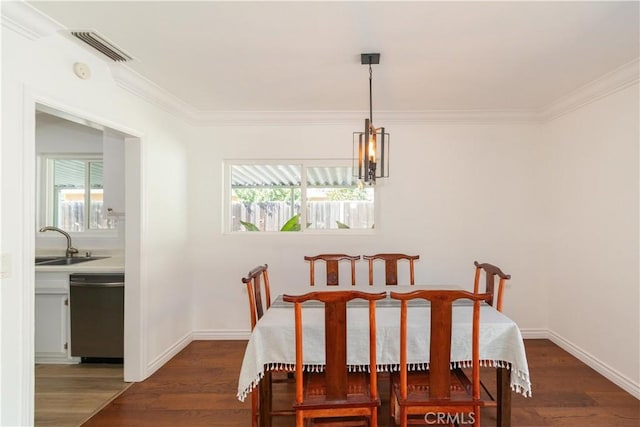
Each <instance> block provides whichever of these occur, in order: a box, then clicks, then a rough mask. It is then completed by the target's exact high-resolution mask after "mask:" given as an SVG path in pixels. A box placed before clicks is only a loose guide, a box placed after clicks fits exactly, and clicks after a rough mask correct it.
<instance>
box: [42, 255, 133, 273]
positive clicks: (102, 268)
mask: <svg viewBox="0 0 640 427" xmlns="http://www.w3.org/2000/svg"><path fill="white" fill-rule="evenodd" d="M97 256H101V255H97ZM35 271H36V273H38V272H44V271H46V272H56V271H57V272H70V273H93V272H95V273H124V256H123V255H114V256H109V257H108V258H102V259H96V260H93V261H86V262H80V263H78V264H72V265H46V264H45V265H36V266H35Z"/></svg>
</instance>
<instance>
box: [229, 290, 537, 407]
mask: <svg viewBox="0 0 640 427" xmlns="http://www.w3.org/2000/svg"><path fill="white" fill-rule="evenodd" d="M416 303H418V301H416ZM292 307H293V305H292V304H287V303H282V302H280V297H279V298H278V300H276V302H274V304H273V305H272V306H271V308H270V309H269V310H267V311H266V313H265V314H264V316H263V317H262V319H260V321H259V322H258V323H257V325H256V327H255V329H254V330H253V333H252V334H251V338H250V339H249V343H248V344H247V348H246V350H245V354H244V360H243V362H242V368H241V370H240V379H239V382H238V393H237V396H238V399H239V400H241V401H244V399H245V398H246V397H247V395H248V394H249V393H250V392H251V390H252V389H253V388H254V387H256V386H257V385H258V383H259V381H260V379H261V378H262V377H263V376H264V372H265V369H268V370H276V369H278V370H281V369H287V370H291V371H293V370H295V360H296V357H295V331H294V314H293V308H292ZM472 310H473V307H472V306H471V305H470V304H469V303H467V304H464V303H463V304H458V305H455V306H454V309H453V332H452V346H451V361H452V363H454V364H455V366H463V367H464V366H468V365H469V361H470V360H471V321H472ZM429 311H430V308H429V306H428V304H427V303H426V302H425V303H422V304H419V303H418V304H413V305H411V306H410V307H409V312H408V317H407V320H408V334H407V335H408V337H409V338H408V340H409V342H408V350H409V352H408V358H407V361H408V363H409V364H410V366H411V368H414V369H417V368H426V367H428V363H429V319H430V312H429ZM302 319H303V325H304V328H303V342H304V348H303V352H304V363H305V369H306V370H317V369H322V367H323V365H324V350H323V349H324V310H322V309H321V308H319V307H318V305H317V304H313V303H311V304H307V305H305V306H303V309H302ZM347 322H348V327H347V334H348V336H347V343H348V344H347V346H348V347H347V359H348V364H349V365H351V366H352V367H353V369H359V368H361V367H363V366H366V365H367V364H368V362H369V342H368V341H369V334H368V328H369V320H368V309H367V306H366V305H363V304H350V305H349V308H348V313H347ZM480 325H481V326H480V359H481V360H482V365H483V366H493V367H505V366H507V365H510V366H511V389H512V390H514V391H517V392H519V393H522V394H523V395H524V396H530V395H531V382H530V381H529V367H528V365H527V358H526V354H525V349H524V343H523V341H522V335H521V334H520V329H518V326H517V325H516V324H515V322H514V321H513V320H511V319H509V318H508V317H506V316H505V315H503V314H502V313H500V312H498V311H497V310H496V309H495V308H493V307H491V306H488V305H483V306H482V307H481V310H480ZM399 328H400V308H399V305H398V302H397V301H392V300H389V299H387V300H381V301H378V304H377V307H376V334H377V337H376V346H377V347H376V350H377V363H378V371H393V370H397V369H398V365H399V360H400V351H399V346H400V332H399Z"/></svg>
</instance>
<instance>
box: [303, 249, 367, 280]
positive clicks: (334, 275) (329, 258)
mask: <svg viewBox="0 0 640 427" xmlns="http://www.w3.org/2000/svg"><path fill="white" fill-rule="evenodd" d="M304 259H305V261H309V284H310V285H311V286H315V282H316V279H315V263H316V261H324V262H325V264H326V272H327V276H326V277H327V282H326V285H327V286H338V285H340V262H341V261H349V262H350V264H351V286H355V285H356V261H358V260H360V255H346V254H320V255H314V256H305V257H304Z"/></svg>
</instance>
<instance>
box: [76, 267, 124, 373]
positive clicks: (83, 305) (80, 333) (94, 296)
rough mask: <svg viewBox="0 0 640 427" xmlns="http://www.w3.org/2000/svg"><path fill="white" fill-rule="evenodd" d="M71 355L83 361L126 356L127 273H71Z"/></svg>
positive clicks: (112, 359) (119, 359)
mask: <svg viewBox="0 0 640 427" xmlns="http://www.w3.org/2000/svg"><path fill="white" fill-rule="evenodd" d="M69 286H70V302H69V307H70V314H71V355H72V356H74V357H80V358H81V360H82V362H116V363H121V362H122V358H123V357H124V274H123V273H73V274H71V275H70V277H69Z"/></svg>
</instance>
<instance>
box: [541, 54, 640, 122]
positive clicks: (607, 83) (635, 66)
mask: <svg viewBox="0 0 640 427" xmlns="http://www.w3.org/2000/svg"><path fill="white" fill-rule="evenodd" d="M639 78H640V59H639V58H636V59H634V60H633V61H631V62H628V63H626V64H624V65H623V66H621V67H619V68H616V69H615V70H613V71H611V72H609V73H607V74H605V75H603V76H602V77H599V78H598V79H596V80H594V81H592V82H590V83H587V84H586V85H584V86H582V87H580V88H578V89H577V90H575V91H574V92H572V93H570V94H568V95H566V96H564V97H562V98H560V99H558V100H557V101H555V102H553V103H551V104H549V105H548V106H546V107H545V108H543V109H542V110H541V111H540V112H539V113H538V118H539V120H540V121H542V122H548V121H551V120H554V119H557V118H558V117H560V116H563V115H565V114H567V113H570V112H572V111H574V110H577V109H578V108H581V107H583V106H585V105H587V104H590V103H592V102H594V101H597V100H598V99H601V98H604V97H606V96H609V95H611V94H614V93H616V92H618V91H620V90H622V89H625V88H627V87H630V86H632V85H634V84H637V83H638V81H639Z"/></svg>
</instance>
